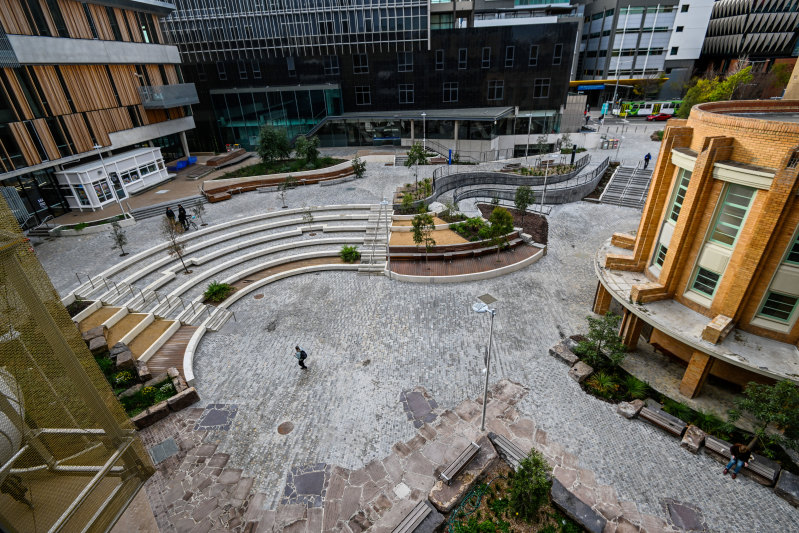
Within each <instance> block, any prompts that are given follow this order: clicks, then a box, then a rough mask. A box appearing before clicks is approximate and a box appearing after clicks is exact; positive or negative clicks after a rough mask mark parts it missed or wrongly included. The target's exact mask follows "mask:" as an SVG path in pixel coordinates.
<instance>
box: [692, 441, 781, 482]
mask: <svg viewBox="0 0 799 533" xmlns="http://www.w3.org/2000/svg"><path fill="white" fill-rule="evenodd" d="M730 447H732V444H731V443H729V442H727V441H726V440H722V439H719V438H717V437H713V436H711V435H708V436H707V437H705V450H707V451H708V452H710V455H711V456H713V457H715V458H716V459H717V460H719V461H721V462H722V463H727V462H729V460H730V457H731V454H730ZM781 469H782V467H780V465H779V464H777V463H776V462H774V461H772V460H771V459H768V458H766V457H763V456H762V455H758V454H756V453H753V454H752V458H751V459H750V460H749V466H745V467H744V468H743V470H741V472H742V473H745V474H749V477H751V478H752V479H754V480H755V481H757V482H758V483H760V484H761V485H766V486H767V487H772V486H774V484H775V483H776V482H777V478H778V477H779V475H780V470H781Z"/></svg>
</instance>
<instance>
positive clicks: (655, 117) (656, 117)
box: [646, 113, 674, 120]
mask: <svg viewBox="0 0 799 533" xmlns="http://www.w3.org/2000/svg"><path fill="white" fill-rule="evenodd" d="M673 116H674V115H669V114H668V113H657V114H655V115H649V116H648V117H646V119H647V120H669V119H670V118H671V117H673Z"/></svg>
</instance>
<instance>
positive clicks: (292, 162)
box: [214, 157, 347, 180]
mask: <svg viewBox="0 0 799 533" xmlns="http://www.w3.org/2000/svg"><path fill="white" fill-rule="evenodd" d="M346 162H347V159H337V158H335V157H320V158H319V159H317V160H316V164H314V163H306V162H305V159H281V160H279V161H272V162H271V163H264V162H260V163H256V164H254V165H250V166H248V167H242V168H238V169H236V170H233V171H231V172H228V173H227V174H224V175H222V176H220V177H218V178H214V179H215V180H226V179H230V178H248V177H250V176H266V175H268V174H284V173H289V172H301V171H303V170H319V169H320V168H327V167H332V166H333V165H338V164H339V163H346Z"/></svg>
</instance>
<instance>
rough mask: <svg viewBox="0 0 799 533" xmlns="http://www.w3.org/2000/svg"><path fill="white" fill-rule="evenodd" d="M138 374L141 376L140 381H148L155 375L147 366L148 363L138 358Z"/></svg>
mask: <svg viewBox="0 0 799 533" xmlns="http://www.w3.org/2000/svg"><path fill="white" fill-rule="evenodd" d="M136 374H138V376H139V381H148V380H149V379H151V378H152V377H153V375H152V374H151V373H150V369H149V368H147V363H144V362H141V361H139V360H138V359H137V360H136Z"/></svg>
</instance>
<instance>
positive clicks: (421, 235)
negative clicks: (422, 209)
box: [411, 213, 436, 268]
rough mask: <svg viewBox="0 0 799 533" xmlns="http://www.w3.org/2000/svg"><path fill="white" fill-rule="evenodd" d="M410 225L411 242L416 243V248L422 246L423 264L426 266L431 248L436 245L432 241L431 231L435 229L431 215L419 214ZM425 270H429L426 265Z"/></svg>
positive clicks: (433, 240)
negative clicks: (411, 227)
mask: <svg viewBox="0 0 799 533" xmlns="http://www.w3.org/2000/svg"><path fill="white" fill-rule="evenodd" d="M411 225H412V226H413V242H414V243H416V246H419V245H420V244H424V261H425V264H428V254H429V253H430V250H431V249H432V248H433V246H435V245H436V241H435V239H433V231H434V230H435V229H436V224H435V221H434V220H433V215H431V214H430V213H419V214H418V215H416V216H415V217H413V220H412V221H411ZM427 268H430V266H429V265H428V267H427Z"/></svg>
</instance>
